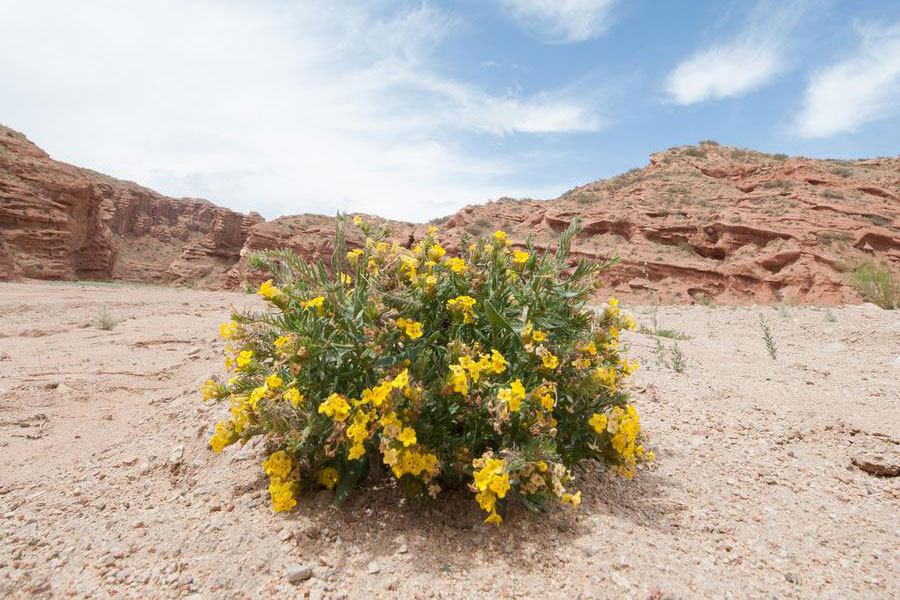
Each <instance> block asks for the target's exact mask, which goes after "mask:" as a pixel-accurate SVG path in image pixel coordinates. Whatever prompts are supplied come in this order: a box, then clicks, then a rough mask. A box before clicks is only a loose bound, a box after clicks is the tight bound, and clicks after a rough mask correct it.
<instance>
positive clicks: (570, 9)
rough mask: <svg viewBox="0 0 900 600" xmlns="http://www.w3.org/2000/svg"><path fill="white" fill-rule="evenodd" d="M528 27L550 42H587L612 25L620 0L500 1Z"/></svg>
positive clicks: (536, 34) (515, 17)
mask: <svg viewBox="0 0 900 600" xmlns="http://www.w3.org/2000/svg"><path fill="white" fill-rule="evenodd" d="M499 2H500V5H501V6H502V7H503V9H504V10H505V11H506V12H507V13H508V14H509V15H510V16H512V17H513V19H514V20H515V21H516V22H517V23H518V24H519V25H520V26H521V27H523V28H524V29H525V30H527V31H530V32H532V33H533V34H534V35H535V36H537V37H538V38H540V39H542V40H544V41H546V42H548V43H574V42H584V41H587V40H591V39H594V38H597V37H599V36H601V35H603V34H604V33H606V30H607V29H608V27H609V20H610V15H609V13H610V9H611V8H612V6H613V4H615V2H616V0H499Z"/></svg>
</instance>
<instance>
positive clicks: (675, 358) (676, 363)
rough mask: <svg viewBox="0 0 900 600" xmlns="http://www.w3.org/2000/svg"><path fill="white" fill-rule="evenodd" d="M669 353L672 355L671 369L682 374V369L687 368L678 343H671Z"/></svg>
mask: <svg viewBox="0 0 900 600" xmlns="http://www.w3.org/2000/svg"><path fill="white" fill-rule="evenodd" d="M670 352H671V354H672V363H671V364H672V369H673V370H674V371H676V372H678V373H684V369H685V367H687V360H686V359H685V358H684V353H682V352H681V347H680V346H679V345H678V342H672V347H671V348H670Z"/></svg>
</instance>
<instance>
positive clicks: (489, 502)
mask: <svg viewBox="0 0 900 600" xmlns="http://www.w3.org/2000/svg"><path fill="white" fill-rule="evenodd" d="M472 465H473V467H474V470H473V473H472V476H473V477H474V486H475V490H476V491H477V493H476V494H475V501H476V502H478V505H479V506H480V507H481V509H482V510H484V511H485V512H487V513H490V514H489V515H488V517H487V518H486V519H485V520H484V521H485V523H493V524H495V525H500V523H502V522H503V518H502V517H501V516H500V515H498V514H497V500H498V499H503V498H505V497H506V492H508V491H509V488H510V485H509V474H508V473H507V472H506V461H505V460H503V459H496V458H493V457H491V456H489V455H487V456H483V457H482V458H476V459H475V460H474V461H472Z"/></svg>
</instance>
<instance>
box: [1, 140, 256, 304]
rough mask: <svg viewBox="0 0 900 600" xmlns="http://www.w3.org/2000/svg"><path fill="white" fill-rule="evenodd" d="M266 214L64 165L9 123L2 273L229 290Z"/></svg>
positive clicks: (3, 183) (4, 158) (4, 161)
mask: <svg viewBox="0 0 900 600" xmlns="http://www.w3.org/2000/svg"><path fill="white" fill-rule="evenodd" d="M261 221H262V217H260V216H259V215H257V214H255V213H251V214H250V215H243V214H240V213H236V212H234V211H231V210H229V209H226V208H221V207H218V206H216V205H214V204H212V203H210V202H207V201H205V200H197V199H175V198H168V197H166V196H163V195H161V194H158V193H157V192H154V191H153V190H150V189H147V188H145V187H141V186H139V185H137V184H135V183H131V182H127V181H121V180H118V179H114V178H112V177H107V176H105V175H102V174H100V173H95V172H93V171H90V170H87V169H80V168H78V167H74V166H72V165H68V164H65V163H61V162H57V161H55V160H52V159H51V158H50V157H49V156H48V155H47V154H46V153H45V152H44V151H43V150H41V149H40V148H38V147H37V146H35V145H34V144H32V143H31V142H30V141H28V139H27V138H25V136H24V135H22V134H20V133H17V132H15V131H13V130H11V129H8V128H5V127H2V126H0V236H2V238H0V279H10V278H15V277H33V278H37V279H69V280H73V279H117V280H126V281H149V282H158V283H188V284H195V283H200V284H203V285H206V286H209V287H220V286H221V285H222V284H223V283H224V281H225V276H224V274H225V272H226V271H227V270H228V269H229V268H231V266H233V265H234V263H235V262H237V260H238V258H239V254H240V251H241V248H242V247H243V245H244V241H245V240H246V238H247V234H248V233H249V230H250V227H251V226H252V225H253V224H255V223H259V222H261Z"/></svg>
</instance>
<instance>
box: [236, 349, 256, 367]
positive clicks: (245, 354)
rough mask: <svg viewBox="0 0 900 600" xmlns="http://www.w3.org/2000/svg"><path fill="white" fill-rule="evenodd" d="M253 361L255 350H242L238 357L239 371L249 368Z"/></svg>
mask: <svg viewBox="0 0 900 600" xmlns="http://www.w3.org/2000/svg"><path fill="white" fill-rule="evenodd" d="M251 360H253V350H242V351H241V352H240V354H238V357H237V368H238V370H240V369H246V368H247V367H249V366H250V361H251Z"/></svg>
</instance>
